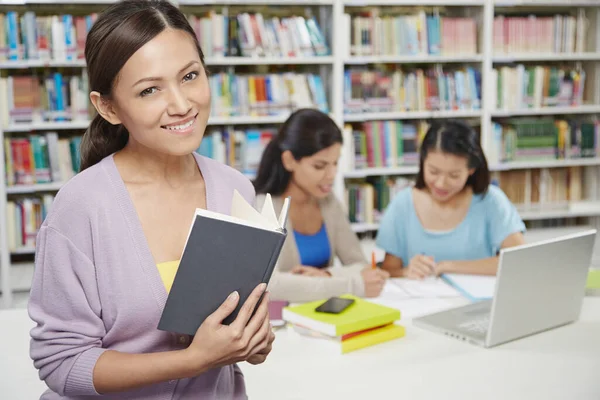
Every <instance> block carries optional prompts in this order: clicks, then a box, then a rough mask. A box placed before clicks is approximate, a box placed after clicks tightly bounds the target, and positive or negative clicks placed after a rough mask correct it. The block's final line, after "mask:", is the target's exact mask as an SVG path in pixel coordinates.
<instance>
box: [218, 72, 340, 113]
mask: <svg viewBox="0 0 600 400" xmlns="http://www.w3.org/2000/svg"><path fill="white" fill-rule="evenodd" d="M209 82H210V88H211V93H212V97H211V102H212V107H211V109H212V116H216V117H229V116H269V115H287V114H289V113H291V111H292V110H294V109H296V108H304V107H307V108H317V109H319V110H321V111H323V112H325V113H328V112H329V106H328V104H327V96H326V92H325V86H324V84H323V80H322V78H321V76H320V75H316V74H301V73H292V72H287V73H277V74H249V75H234V74H228V73H224V72H222V73H216V74H213V75H211V76H210V78H209Z"/></svg>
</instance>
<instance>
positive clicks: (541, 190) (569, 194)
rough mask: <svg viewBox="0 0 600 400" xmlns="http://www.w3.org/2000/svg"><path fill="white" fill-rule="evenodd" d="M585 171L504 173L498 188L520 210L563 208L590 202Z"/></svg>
mask: <svg viewBox="0 0 600 400" xmlns="http://www.w3.org/2000/svg"><path fill="white" fill-rule="evenodd" d="M584 168H585V167H567V168H540V169H528V170H513V171H502V172H500V173H497V174H496V180H497V182H498V186H500V188H501V189H502V191H503V192H504V193H505V194H506V196H507V197H508V198H509V200H510V201H511V202H512V203H513V204H515V206H516V207H517V209H518V210H520V211H521V210H522V211H532V210H536V209H549V208H563V207H566V206H567V205H568V203H569V202H575V201H582V200H584V199H586V197H585V196H584V192H583V184H584V179H585V173H584Z"/></svg>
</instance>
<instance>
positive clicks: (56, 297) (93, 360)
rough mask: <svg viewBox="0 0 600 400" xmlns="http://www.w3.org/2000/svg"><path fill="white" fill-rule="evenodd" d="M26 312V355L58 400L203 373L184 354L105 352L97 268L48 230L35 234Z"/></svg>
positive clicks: (60, 236) (180, 352) (50, 229)
mask: <svg viewBox="0 0 600 400" xmlns="http://www.w3.org/2000/svg"><path fill="white" fill-rule="evenodd" d="M28 311H29V316H30V318H31V319H32V320H33V321H34V322H35V323H36V326H34V328H33V329H32V330H31V332H30V334H31V347H30V356H31V358H32V359H33V362H34V365H35V367H36V368H37V369H38V370H39V376H40V379H42V380H44V381H45V382H46V384H47V385H48V387H49V388H50V389H52V390H53V391H54V392H56V393H57V394H59V395H61V396H68V397H75V396H90V395H91V396H97V395H98V394H99V392H114V391H122V390H127V389H132V388H135V387H139V386H143V385H147V384H150V383H155V382H160V381H166V380H169V379H178V378H184V377H189V376H192V375H193V374H195V373H198V371H202V370H203V369H204V367H203V366H202V365H201V364H200V361H199V360H190V359H189V357H188V356H187V353H186V352H185V351H173V352H165V353H156V354H126V353H120V352H116V351H109V350H107V349H105V348H103V347H102V340H103V338H104V336H105V335H106V330H105V325H104V323H103V321H102V318H101V314H102V306H101V303H100V296H99V293H98V283H97V280H96V271H95V267H94V265H93V263H92V262H91V260H90V259H89V258H88V257H87V256H86V255H84V254H83V253H82V252H81V251H80V250H79V249H78V248H76V247H75V245H74V244H73V242H71V241H70V240H69V239H68V238H67V237H65V236H63V235H62V234H61V233H60V232H58V231H56V230H54V229H53V228H50V227H47V226H42V228H41V229H40V231H39V234H38V239H37V250H36V268H35V274H34V277H33V281H32V287H31V293H30V299H29V304H28ZM190 361H195V362H190Z"/></svg>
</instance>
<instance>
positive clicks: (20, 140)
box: [4, 128, 276, 186]
mask: <svg viewBox="0 0 600 400" xmlns="http://www.w3.org/2000/svg"><path fill="white" fill-rule="evenodd" d="M275 135H276V130H275V129H274V128H247V129H245V130H241V129H235V130H234V129H211V130H209V131H208V132H207V133H206V135H205V137H204V139H203V140H202V143H201V145H200V147H199V148H198V149H197V150H196V151H197V152H198V153H199V154H202V155H204V156H206V157H210V158H213V159H215V160H217V161H219V162H221V163H223V164H227V165H229V166H231V167H233V168H236V169H237V170H239V171H240V172H242V173H244V174H246V175H247V176H249V177H253V176H254V175H255V174H256V171H257V169H258V165H259V164H260V160H261V157H262V153H263V151H264V149H265V147H266V146H267V144H268V143H269V142H270V141H271V139H272V138H273V137H274V136H275ZM80 145H81V136H72V137H68V138H67V137H59V136H58V134H57V133H56V132H45V133H39V134H30V135H28V136H26V137H13V138H5V139H4V157H5V171H6V184H7V186H18V185H33V184H41V183H50V182H66V181H68V180H69V179H71V178H72V177H73V176H74V175H75V174H76V173H77V172H78V171H79V167H80V156H81V153H80Z"/></svg>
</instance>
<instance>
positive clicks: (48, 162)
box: [3, 132, 81, 187]
mask: <svg viewBox="0 0 600 400" xmlns="http://www.w3.org/2000/svg"><path fill="white" fill-rule="evenodd" d="M80 143H81V137H80V136H74V137H71V138H59V136H58V134H57V133H56V132H46V133H39V134H37V133H36V134H30V135H28V136H26V137H12V138H8V137H7V138H4V143H3V145H4V159H5V171H6V184H7V186H9V187H10V186H16V185H33V184H36V183H49V182H66V181H68V180H69V179H71V178H72V177H73V176H74V175H75V174H76V173H77V172H78V171H79V163H80V150H79V147H80Z"/></svg>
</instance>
